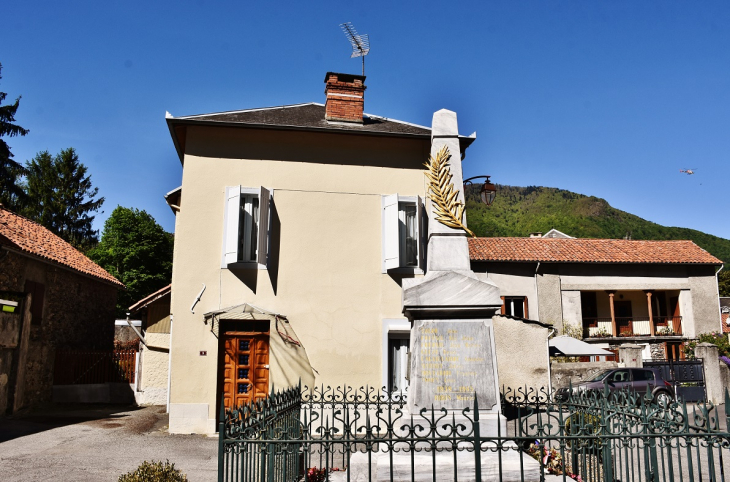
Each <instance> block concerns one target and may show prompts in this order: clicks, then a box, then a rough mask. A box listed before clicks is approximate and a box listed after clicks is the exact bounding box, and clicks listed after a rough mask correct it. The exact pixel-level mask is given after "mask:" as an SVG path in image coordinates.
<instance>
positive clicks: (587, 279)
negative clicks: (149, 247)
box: [143, 73, 718, 433]
mask: <svg viewBox="0 0 730 482" xmlns="http://www.w3.org/2000/svg"><path fill="white" fill-rule="evenodd" d="M364 81H365V77H363V76H358V75H347V74H338V73H328V74H327V75H326V77H325V97H326V101H325V103H324V104H318V103H310V104H298V105H292V106H282V107H273V108H262V109H249V110H241V111H232V112H222V113H212V114H203V115H194V116H183V117H173V116H171V115H168V116H167V124H168V127H169V130H170V134H171V137H172V140H173V143H174V145H175V148H176V150H177V153H178V156H179V158H180V162H181V163H182V165H183V176H182V185H181V186H180V187H179V188H177V189H175V190H173V191H171V192H170V193H168V194H167V195H166V199H167V202H168V204H169V205H170V207H171V208H172V209H173V211H174V212H175V213H176V225H175V252H174V259H173V279H172V286H171V305H170V306H171V316H170V336H169V338H170V373H169V377H170V390H169V393H168V397H169V413H170V431H171V432H175V433H191V432H195V433H213V432H215V430H216V424H217V417H218V413H219V410H220V407H226V408H229V407H232V406H239V405H241V404H243V403H247V402H250V401H254V400H257V399H261V398H263V397H265V396H266V394H267V393H270V391H271V390H272V389H276V388H285V387H288V386H292V385H296V384H298V383H301V384H302V385H303V386H309V387H312V386H313V385H315V384H316V385H323V386H331V387H336V386H338V385H349V386H352V387H359V386H363V387H365V386H370V387H385V389H386V390H388V391H398V390H403V389H404V387H407V386H408V385H409V379H410V377H411V375H412V374H411V373H410V368H411V367H409V365H413V363H414V362H412V361H410V356H409V350H410V349H411V348H412V345H413V343H412V340H411V339H410V338H411V333H412V330H413V326H414V323H417V321H418V316H428V315H424V314H423V313H420V314H419V313H416V312H418V311H419V310H420V311H426V310H433V311H432V312H433V313H437V312H438V311H439V306H440V307H443V306H445V305H446V304H449V303H450V304H454V303H456V301H455V300H462V299H464V298H465V297H466V298H467V300H466V302H467V303H471V304H473V305H474V307H473V308H474V311H473V312H472V314H469V313H467V314H466V315H465V316H467V318H468V317H471V318H474V317H476V316H477V315H476V314H474V313H486V312H487V311H489V310H492V311H490V313H491V312H493V311H494V310H498V309H499V304H498V302H499V299H500V296H498V295H497V291H498V292H499V295H501V298H502V307H501V310H502V312H503V314H505V315H506V316H503V317H500V316H495V317H494V318H493V319H489V320H487V321H486V323H487V324H488V325H489V327H490V328H489V329H490V330H492V328H493V333H494V341H495V347H496V348H495V352H496V353H495V355H496V356H495V359H496V362H497V368H498V371H499V381H500V382H501V383H503V384H505V385H511V386H515V385H517V386H522V385H523V384H524V383H530V384H531V385H532V386H536V387H539V386H547V385H548V378H549V368H548V347H547V339H548V335H549V333H550V332H551V330H552V328H553V327H554V328H557V329H561V328H562V327H563V325H564V324H566V325H567V324H575V325H576V326H577V327H579V329H580V330H581V332H582V333H583V332H585V333H586V336H585V337H586V338H587V339H591V338H592V337H593V336H592V335H598V334H600V335H601V336H603V335H604V333H610V337H609V338H606V339H598V338H596V339H595V340H592V341H597V342H601V343H604V344H605V345H606V346H608V345H609V343H612V345H611V346H614V345H617V344H620V343H623V342H630V341H635V340H636V339H638V338H639V337H644V336H645V335H646V338H641V340H640V341H648V342H649V343H648V345H651V346H652V347H654V348H651V347H650V348H649V349H648V350H649V351H650V350H651V349H656V347H655V346H654V345H658V344H661V343H664V345H662V346H664V347H665V349H666V346H667V343H669V344H670V345H671V346H675V345H676V346H677V347H678V346H679V344H680V343H681V342H682V341H683V340H684V339H686V338H687V337H691V336H694V334H695V333H699V332H702V331H705V328H706V326H709V325H710V324H711V323H715V326H716V324H717V322H718V320H717V319H715V320H714V321H713V320H712V318H711V316H710V314H709V312H708V311H707V310H706V309H705V306H704V305H705V302H706V299H707V297H708V296H711V295H712V293H714V296H715V299H716V298H717V285H716V283H715V284H714V285H712V284H711V283H710V280H709V277H710V276H711V277H712V279H714V266H715V265H716V264H718V260H717V259H715V258H714V257H712V256H710V255H708V254H707V253H706V252H704V251H702V250H700V249H699V248H698V247H696V246H695V245H693V244H692V243H689V244H686V243H685V244H681V245H680V244H676V245H669V244H664V245H663V244H661V243H660V244H657V245H652V246H653V249H654V251H655V250H656V249H658V247H662V246H663V248H662V249H664V251H667V252H670V253H674V256H675V257H674V258H667V259H662V260H659V261H658V262H657V261H656V260H655V259H654V258H652V256H655V255H656V253H655V252H654V251H652V250H647V249H648V248H647V249H644V248H641V249H638V251H637V253H638V254H637V255H641V256H643V258H642V257H638V258H631V259H630V260H623V261H622V260H620V259H618V258H616V259H614V258H610V257H609V258H606V259H603V258H598V257H597V253H601V252H602V251H601V248H600V246H583V247H582V248H581V249H582V250H583V255H582V256H584V257H586V256H588V257H589V258H590V256H593V258H590V259H588V258H586V259H584V258H571V257H570V256H569V255H567V254H566V255H565V256H564V257H562V258H561V257H559V256H557V257H556V255H555V253H553V254H552V255H548V254H545V253H542V252H540V251H539V250H538V252H537V254H535V253H533V254H528V255H524V256H522V257H520V256H512V257H509V256H496V257H495V255H494V253H495V252H499V249H497V248H499V246H493V245H489V244H488V243H489V242H490V241H489V239H490V238H478V239H476V240H474V239H472V240H470V241H469V243H468V245H467V243H466V240H463V243H462V241H461V240H459V238H458V236H456V234H455V233H454V232H452V231H449V229H450V228H449V229H447V228H444V227H443V226H436V224H435V222H434V221H433V220H432V221H431V222H430V223H429V222H428V216H429V214H427V212H429V206H428V203H429V202H428V201H425V199H426V195H427V179H426V177H425V175H424V162H426V160H427V159H428V158H429V155H430V154H433V148H434V145H436V144H437V143H438V142H440V141H438V140H437V139H441V140H443V139H442V138H446V137H448V142H450V143H452V145H451V149H452V150H453V151H454V152H455V151H456V150H457V148H458V151H459V154H461V155H460V156H459V155H454V156H453V158H452V159H451V161H450V168H451V173H452V174H453V175H454V178H455V179H457V180H458V183H460V182H461V179H462V176H461V160H465V162H468V161H467V160H468V156H466V157H464V153H466V152H468V151H467V149H468V147H469V146H470V144H471V143H472V142H473V141H474V140H475V138H476V136H475V135H472V136H468V137H466V136H462V135H458V134H453V132H458V128H457V126H456V118H455V117H456V116H455V114H454V113H452V112H448V111H439V112H437V113H436V114H435V115H434V122H433V125H432V127H424V126H419V125H414V124H410V123H406V122H401V121H396V120H393V119H387V118H384V117H379V116H375V115H369V114H365V113H364V112H363V105H364V92H365V84H364ZM441 122H443V123H444V125H441V124H440V123H441ZM446 124H449V125H448V126H446ZM446 130H447V131H448V132H449V133H450V134H449V135H448V136H445V135H440V134H438V135H434V133H440V132H443V131H446ZM457 189H460V186H459V188H457ZM458 194H459V195H460V196H463V192H459V193H458ZM460 199H463V197H462V198H460ZM430 215H431V216H432V217H433V211H432V210H430ZM435 234H437V235H438V236H437V237H435ZM561 235H562V233H559V232H557V231H555V232H552V233H551V236H550V237H547V238H542V237H540V238H534V239H528V241H532V242H535V243H578V244H577V245H575V246H578V245H580V243H582V242H584V241H587V240H578V239H573V238H570V237H566V236H565V235H562V236H561ZM459 236H463V232H461V233H459ZM553 236H555V237H553ZM436 238H438V239H439V242H438V243H434V242H433V241H434V239H436ZM498 239H499V238H498ZM598 241H604V242H608V241H607V240H598ZM519 242H520V238H509V239H507V240H503V243H506V244H505V246H511V247H512V249H513V250H514V249H516V250H517V252H521V251H522V250H524V249H526V248H524V247H519ZM483 243H487V244H483ZM628 243H641V242H628ZM535 246H538V245H535ZM540 246H542V245H540ZM555 246H557V244H556V245H555ZM581 246H582V245H581ZM621 246H623V248H622V247H621ZM621 246H617V247H614V248H613V249H614V251H615V253H621V252H624V251H626V248H627V247H628V246H634V247H636V246H639V244H631V245H621ZM427 247H428V249H427ZM678 248H681V249H680V250H679V251H680V252H679V254H677V249H678ZM500 249H504V247H502V248H500ZM622 249H623V251H622ZM683 250H686V253H685V252H684V251H683ZM563 251H564V250H563ZM614 251H611V252H612V253H614ZM628 251H631V250H630V249H629V250H628ZM634 251H636V250H634ZM556 252H558V253H559V252H561V250H560V249H557V251H556ZM590 253H592V254H590ZM685 255H686V256H685ZM469 258H471V265H470V264H469V263H470V262H469ZM427 260H428V266H429V269H430V271H429V272H430V273H431V274H432V276H431V279H430V280H429V279H427V277H426V276H424V275H425V274H427V273H426V271H427V270H426V265H427ZM434 260H437V261H438V262H437V263H436V265H432V264H431V262H432V261H434ZM434 266H437V267H435V268H434ZM469 268H471V270H470V269H469ZM472 271H473V272H472ZM434 272H435V273H436V274H435V276H433V274H434ZM438 272H442V273H443V275H444V278H443V279H446V278H445V277H446V276H449V277H451V278H449V279H453V280H454V283H453V286H449V288H448V289H445V290H441V289H439V290H433V289H430V286H431V282H434V283H435V284H438V283H437V282H436V278H439V277H440V275H439V274H438ZM443 279H442V280H441V281H443ZM460 283H461V284H460ZM442 285H443V284H440V285H439V286H442ZM460 286H461V288H460ZM713 286H714V287H713ZM465 287H469V289H468V290H467V289H466V288H465ZM479 287H483V289H484V293H481V292H478V291H479ZM713 290H714V291H713ZM435 291H438V293H436V292H435ZM467 291H468V293H466V292H467ZM609 292H610V293H612V294H611V296H610V297H609ZM645 292H646V293H645ZM465 293H466V296H465ZM640 293H642V294H643V296H644V298H643V299H644V303H645V307H646V309H647V310H649V309H650V308H649V307H650V306H652V308H651V309H653V310H655V311H653V312H651V313H649V311H647V314H644V313H643V311H641V310H642V308H641V303H640V301H637V300H639V298H638V297H639V294H640ZM647 293H648V294H647ZM604 294H605V295H606V296H607V297H608V298H606V299H604ZM593 297H595V302H594V303H593V305H589V304H588V303H590V302H591V300H593V299H594V298H593ZM675 298H676V303H675V300H674V299H675ZM423 299H428V300H430V301H429V302H428V303H426V304H427V305H428V306H425V307H424V306H420V303H421V301H422V300H423ZM583 299H585V300H587V301H585V303H586V304H585V305H583V304H581V303H583V301H582V300H583ZM611 299H613V304H611V303H610V300H611ZM441 300H443V302H444V304H439V303H440V301H441ZM485 300H486V301H485ZM653 300H654V301H653ZM656 300H660V301H659V302H657V301H656ZM487 301H488V302H487ZM492 301H496V302H497V304H496V305H495V304H494V303H492ZM623 301H630V302H631V305H630V306H631V309H632V310H633V311H632V312H631V313H630V314H626V315H624V316H620V315H622V314H624V312H623V311H621V310H622V309H624V308H622V307H625V306H626V304H625V303H623V304H622V303H621V302H623ZM434 303H435V304H434ZM485 303H486V304H485ZM607 303H608V304H607ZM652 303H654V304H652ZM657 303H658V304H657ZM673 303H674V304H673ZM456 304H458V303H456ZM436 305H439V306H436ZM487 305H488V306H487ZM675 305H676V306H678V308H675ZM584 306H585V307H586V308H585V309H584V308H583V307H584ZM590 306H595V310H594V311H590V312H589V307H590ZM611 306H613V308H612V309H613V311H612V312H610V310H611ZM713 306H714V307H715V311H714V314H715V317H716V318H717V316H718V312H717V303H716V302H715V303H714V305H713ZM606 307H608V308H606ZM451 308H458V306H452V307H451ZM607 309H608V310H609V312H607V311H606V310H607ZM480 310H481V311H480ZM452 311H453V310H452ZM462 311H465V312H467V311H468V310H462ZM675 312H676V313H677V314H676V316H675ZM414 313H415V314H416V315H417V316H415V317H414V316H413V315H414ZM607 313H608V314H607ZM617 313H618V315H617ZM634 315H636V316H637V317H638V316H641V319H639V318H636V319H635V316H634ZM677 317H678V318H677ZM607 318H608V319H609V320H610V324H606V319H607ZM644 318H647V320H644ZM527 319H529V320H527ZM675 319H676V321H675ZM414 320H415V321H414ZM647 321H648V324H647ZM627 322H628V323H629V325H630V327H631V336H628V333H629V332H628V330H627V329H626V328H625V325H626V323H627ZM677 323H678V324H677ZM594 325H595V326H594ZM665 326H666V327H671V329H672V330H674V329H675V327H676V328H677V329H678V330H679V331H673V332H672V333H669V332H666V333H664V332H662V331H661V330H662V329H663V327H665ZM609 329H610V331H609ZM642 330H643V331H642ZM644 331H646V334H644ZM680 332H681V333H680ZM621 335H624V336H621ZM648 345H647V346H648ZM670 349H674V348H671V347H670ZM677 349H678V348H677ZM527 354H530V356H529V357H526V356H525V355H527ZM536 354H538V355H539V356H538V355H536ZM526 361H527V362H526ZM528 365H529V367H528ZM515 367H518V369H515ZM417 368H418V369H420V370H421V371H423V370H424V369H425V368H424V367H421V366H420V365H419V366H418V367H417ZM432 368H433V369H434V370H438V369H437V367H432ZM143 370H144V368H143ZM528 372H529V375H526V373H528ZM420 375H421V376H423V373H420ZM414 376H419V373H416V374H415V375H414ZM494 381H495V382H496V379H495V380H494Z"/></svg>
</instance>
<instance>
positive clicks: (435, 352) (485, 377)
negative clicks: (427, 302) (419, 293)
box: [409, 320, 499, 410]
mask: <svg viewBox="0 0 730 482" xmlns="http://www.w3.org/2000/svg"><path fill="white" fill-rule="evenodd" d="M475 394H476V397H477V400H478V402H479V408H480V410H492V409H497V408H498V407H496V405H497V402H498V400H499V396H498V384H497V372H496V360H495V358H494V346H493V341H492V321H491V320H449V321H432V320H416V321H415V322H414V326H413V346H412V348H411V389H410V395H409V397H410V398H411V400H412V403H413V407H414V408H417V409H421V408H424V407H426V408H430V407H431V405H433V406H434V408H446V409H463V408H465V407H467V406H472V405H473V403H474V395H475Z"/></svg>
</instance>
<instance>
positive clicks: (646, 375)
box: [555, 368, 674, 406]
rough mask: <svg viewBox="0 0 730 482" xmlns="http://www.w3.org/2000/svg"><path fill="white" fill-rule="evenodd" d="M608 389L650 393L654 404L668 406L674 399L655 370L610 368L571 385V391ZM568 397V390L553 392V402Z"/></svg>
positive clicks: (669, 388)
mask: <svg viewBox="0 0 730 482" xmlns="http://www.w3.org/2000/svg"><path fill="white" fill-rule="evenodd" d="M604 387H608V389H609V391H611V392H616V391H620V390H630V391H634V392H636V393H637V394H639V395H642V396H643V395H645V394H646V392H647V390H648V391H649V392H651V395H652V397H653V400H654V402H655V403H658V404H660V405H664V406H666V405H668V404H669V403H670V402H671V401H672V400H673V399H674V389H673V387H672V384H671V383H669V382H668V381H666V380H665V379H664V378H662V372H661V371H660V370H659V369H657V368H612V369H610V370H604V371H602V372H599V373H597V374H596V375H594V376H592V377H591V378H589V379H588V380H584V381H582V382H580V383H578V384H576V385H573V391H585V390H596V391H602V390H603V389H604ZM569 395H570V388H568V387H565V388H560V389H558V390H557V391H556V392H555V400H556V401H559V402H564V401H566V400H567V399H568V396H569Z"/></svg>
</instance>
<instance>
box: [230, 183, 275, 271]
mask: <svg viewBox="0 0 730 482" xmlns="http://www.w3.org/2000/svg"><path fill="white" fill-rule="evenodd" d="M270 204H271V194H270V192H269V190H268V189H266V188H264V187H259V188H247V187H242V186H234V187H227V188H226V205H225V221H224V222H225V229H224V233H223V256H222V262H221V267H222V268H260V269H265V268H266V266H267V264H268V256H267V255H268V244H269V206H270Z"/></svg>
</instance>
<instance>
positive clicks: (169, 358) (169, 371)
mask: <svg viewBox="0 0 730 482" xmlns="http://www.w3.org/2000/svg"><path fill="white" fill-rule="evenodd" d="M172 326H173V323H172V313H170V341H169V343H170V348H169V349H168V350H167V413H170V381H171V380H172V377H171V376H170V375H171V374H172Z"/></svg>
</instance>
